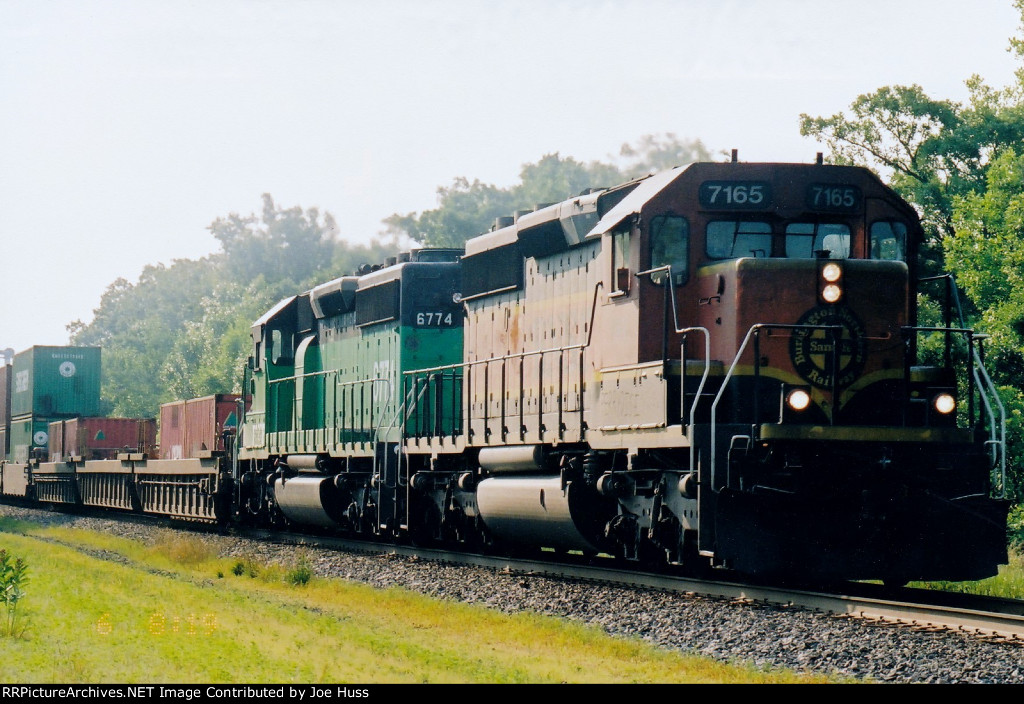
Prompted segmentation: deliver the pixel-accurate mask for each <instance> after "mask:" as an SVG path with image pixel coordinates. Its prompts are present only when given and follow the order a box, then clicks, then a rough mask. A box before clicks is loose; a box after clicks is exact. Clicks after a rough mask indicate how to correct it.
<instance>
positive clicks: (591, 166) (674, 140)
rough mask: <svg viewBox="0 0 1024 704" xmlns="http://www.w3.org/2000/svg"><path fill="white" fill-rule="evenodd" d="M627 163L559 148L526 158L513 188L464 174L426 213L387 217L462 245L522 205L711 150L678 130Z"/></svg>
mask: <svg viewBox="0 0 1024 704" xmlns="http://www.w3.org/2000/svg"><path fill="white" fill-rule="evenodd" d="M619 155H620V157H623V158H624V159H625V160H626V161H627V164H626V165H625V166H623V167H619V166H616V165H615V164H608V163H603V162H600V161H592V162H590V163H584V162H581V161H577V160H576V159H574V158H572V157H563V156H561V155H560V154H558V153H557V152H556V153H554V154H545V155H544V156H542V157H541V158H540V160H539V161H537V162H535V163H530V164H523V166H522V167H521V168H520V170H519V182H518V183H517V184H515V185H513V186H511V187H509V188H498V187H497V186H494V185H491V184H485V183H481V182H480V181H479V180H476V179H474V180H473V181H472V182H471V181H470V180H469V179H467V178H464V177H458V178H456V179H454V180H453V181H452V185H451V186H448V187H445V186H442V187H440V188H438V189H437V201H438V207H437V208H435V209H433V210H427V211H424V212H422V213H419V214H417V213H407V214H405V215H400V214H398V213H395V214H394V215H391V216H390V217H388V218H386V219H385V220H384V225H385V227H386V231H387V233H388V234H390V235H392V236H393V237H408V238H409V239H412V240H413V241H415V242H421V243H424V244H427V245H430V246H434V247H462V246H464V245H465V243H466V240H468V239H470V238H471V237H475V236H477V235H479V234H481V233H484V232H487V230H488V229H489V228H490V227H491V225H492V223H493V222H494V220H495V218H498V217H501V216H507V215H512V214H513V213H514V212H515V211H516V210H532V209H534V208H536V207H537V206H539V205H545V204H548V203H557V202H560V201H563V200H566V199H568V198H571V197H573V196H576V195H579V194H580V193H582V192H585V191H586V190H587V189H591V188H607V187H609V186H615V185H618V184H620V183H624V182H626V181H630V180H632V179H634V178H638V177H641V176H645V175H647V174H649V173H652V172H654V171H661V170H664V169H668V168H672V167H673V166H679V165H682V164H686V163H689V162H692V161H706V160H708V159H710V156H711V153H710V152H709V151H708V149H707V148H706V147H705V146H704V144H703V143H702V142H701V141H700V140H693V141H688V142H687V141H682V140H680V139H679V138H678V137H676V135H675V134H672V133H668V134H665V135H646V136H644V137H641V138H640V139H639V140H638V141H637V143H636V144H635V145H630V144H623V145H622V148H621V149H620V152H619Z"/></svg>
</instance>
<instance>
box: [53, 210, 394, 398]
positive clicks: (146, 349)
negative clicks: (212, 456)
mask: <svg viewBox="0 0 1024 704" xmlns="http://www.w3.org/2000/svg"><path fill="white" fill-rule="evenodd" d="M210 231H211V232H212V233H213V235H214V237H215V238H216V239H217V240H218V241H219V242H220V245H221V248H222V251H220V252H218V253H216V254H213V255H211V256H209V257H205V258H203V259H200V260H195V261H192V260H176V261H174V262H173V263H172V264H171V265H170V266H165V265H162V264H161V265H157V266H150V267H146V269H145V270H144V271H143V272H142V275H141V276H140V277H139V280H138V281H137V282H135V283H131V282H129V281H127V280H125V279H118V280H117V281H115V282H114V283H112V284H111V285H110V287H108V289H107V291H106V292H105V293H104V295H103V298H102V300H101V302H100V306H99V308H97V309H96V310H95V311H93V313H94V318H93V320H92V321H91V322H89V323H83V322H81V321H76V322H74V323H72V324H71V325H69V326H68V331H69V332H70V333H71V342H72V343H73V344H80V345H98V346H101V347H103V397H104V399H105V400H106V401H107V402H108V404H109V408H110V412H111V413H112V414H113V415H120V416H130V417H139V416H156V415H157V413H158V411H159V405H160V404H161V403H166V402H168V401H173V400H177V399H182V398H194V397H197V396H205V395H209V394H214V393H229V392H235V393H238V392H240V391H241V371H240V370H241V368H242V366H243V364H244V362H245V359H246V357H247V356H248V355H249V353H250V352H249V349H250V345H251V343H250V341H249V329H250V326H251V325H252V322H253V321H254V320H256V319H257V318H258V317H259V316H260V315H262V314H263V312H265V311H266V310H267V309H268V308H269V307H270V306H271V305H273V304H274V303H276V302H277V301H278V300H280V299H281V298H284V297H285V296H287V295H294V294H295V293H296V292H297V291H302V290H305V289H308V288H310V287H312V286H313V285H315V284H317V283H322V282H323V281H328V280H330V279H332V278H335V277H337V276H341V275H343V274H347V273H350V272H352V271H354V270H355V269H356V268H357V266H358V265H359V264H361V263H363V262H378V261H382V260H383V258H384V256H386V254H391V253H393V252H394V248H393V247H392V246H389V245H386V244H380V243H378V244H375V245H372V246H369V247H367V246H350V245H348V244H346V243H345V242H342V241H339V240H338V239H337V238H336V234H337V226H336V224H335V222H334V219H333V218H332V217H331V216H330V214H325V215H323V216H321V215H320V213H319V212H318V211H317V210H316V209H315V208H314V209H310V210H307V211H302V210H301V209H300V208H289V209H282V208H279V207H277V206H276V205H275V204H274V201H273V199H272V198H271V197H270V196H269V195H264V196H263V209H262V212H261V214H260V216H259V217H257V216H256V215H248V216H244V217H243V216H240V215H238V214H237V213H232V214H230V215H228V216H227V217H225V218H218V219H217V220H216V221H215V222H214V223H213V224H212V225H210Z"/></svg>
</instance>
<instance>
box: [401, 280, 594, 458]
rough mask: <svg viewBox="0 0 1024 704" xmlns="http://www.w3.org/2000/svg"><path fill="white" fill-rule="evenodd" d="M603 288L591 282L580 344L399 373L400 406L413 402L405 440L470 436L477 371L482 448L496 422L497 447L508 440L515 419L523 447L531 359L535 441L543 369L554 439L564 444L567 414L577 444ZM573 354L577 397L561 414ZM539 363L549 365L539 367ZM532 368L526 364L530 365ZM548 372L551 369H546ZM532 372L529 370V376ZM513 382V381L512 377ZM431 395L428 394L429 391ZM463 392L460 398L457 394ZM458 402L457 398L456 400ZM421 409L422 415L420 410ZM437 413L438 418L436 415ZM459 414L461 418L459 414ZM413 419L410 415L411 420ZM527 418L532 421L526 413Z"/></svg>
mask: <svg viewBox="0 0 1024 704" xmlns="http://www.w3.org/2000/svg"><path fill="white" fill-rule="evenodd" d="M602 287H603V283H602V282H600V281H599V282H597V283H596V284H595V286H594V293H593V300H592V301H591V307H590V322H589V325H588V327H587V338H586V341H584V342H580V343H577V344H574V345H562V346H560V347H550V348H547V349H542V350H529V351H524V352H513V353H510V354H504V355H498V356H494V357H488V358H487V359H477V360H473V361H469V362H459V363H455V364H446V365H440V366H436V367H428V368H424V369H413V370H409V371H406V372H403V382H402V384H403V394H402V395H403V398H405V399H406V400H408V399H410V398H414V404H413V406H412V407H411V408H409V410H408V413H407V415H406V418H407V420H408V419H411V420H412V423H411V424H409V423H405V424H403V430H405V429H407V428H410V427H411V429H412V431H413V432H411V437H412V438H414V439H417V440H419V439H422V438H432V437H450V438H451V439H453V440H454V439H455V438H456V437H457V436H459V435H462V434H463V433H462V431H463V428H464V429H465V433H466V435H468V436H472V433H473V422H474V414H473V398H472V395H473V394H472V389H473V377H474V372H478V373H479V372H480V371H481V369H482V374H483V404H484V406H483V412H482V414H481V417H480V420H481V421H482V423H483V433H484V438H485V442H486V441H487V440H489V439H490V437H491V435H492V433H493V432H494V429H493V428H492V424H493V423H494V422H495V421H497V425H498V428H497V430H498V432H500V433H501V438H502V441H505V440H506V439H507V438H508V436H509V435H510V434H511V433H512V430H511V428H510V427H509V424H510V421H512V420H513V418H514V417H515V416H518V421H519V440H520V441H526V440H527V436H528V435H529V430H528V428H527V425H526V410H525V409H526V402H527V399H528V396H527V392H528V391H531V390H532V389H527V386H526V377H527V371H528V370H527V366H526V365H527V363H528V362H527V360H532V358H536V361H537V368H536V375H537V376H536V379H537V384H536V386H537V389H538V395H537V410H536V416H537V419H538V420H537V436H538V437H537V439H538V440H539V441H543V440H544V435H545V433H546V432H547V431H548V429H547V428H546V427H545V425H544V413H545V412H550V411H545V403H544V399H545V394H544V370H545V368H546V366H548V368H549V371H552V372H554V373H555V374H557V377H558V382H557V393H556V394H555V402H554V405H555V413H556V417H557V425H558V428H557V434H558V439H559V440H565V439H566V423H565V420H566V416H567V415H568V414H570V413H573V414H576V415H578V417H579V434H580V437H579V440H582V439H583V432H584V429H585V427H586V425H585V418H586V417H585V415H584V401H583V399H584V393H583V387H584V381H585V379H584V358H583V353H584V350H585V349H587V348H588V347H590V344H591V341H592V339H593V335H594V318H595V313H596V311H597V300H598V296H597V292H598V289H600V288H602ZM573 353H576V355H577V358H576V359H575V360H573V361H575V362H576V364H577V366H578V379H577V381H578V385H579V394H578V397H577V408H576V409H575V410H567V409H566V405H567V403H566V384H567V380H566V367H567V366H569V364H567V360H569V359H570V355H572V354H573ZM555 355H557V365H556V364H554V363H551V362H550V360H551V359H552V357H553V356H555ZM545 361H548V362H549V364H548V365H545ZM516 363H518V365H519V370H518V380H519V383H518V387H519V388H518V395H517V398H516V403H515V405H516V407H517V408H518V413H517V414H513V413H510V412H509V410H508V406H509V403H508V401H509V399H508V398H507V397H508V395H509V389H508V384H509V377H510V375H509V373H508V370H509V366H510V364H511V365H514V364H516ZM530 363H531V364H532V361H531V362H530ZM499 365H500V375H501V379H500V383H499V384H498V387H499V388H498V389H497V390H498V391H499V399H498V404H497V408H498V413H497V415H496V416H495V415H493V414H492V412H491V408H490V406H491V403H490V395H491V386H492V371H491V369H492V368H493V367H495V366H499ZM551 367H557V368H556V369H551ZM530 371H532V370H530ZM513 376H514V375H513ZM446 383H450V385H451V388H450V389H445V384H446ZM478 383H479V382H478ZM421 386H424V387H425V391H421V392H419V393H416V394H414V395H410V393H411V392H412V391H415V390H416V389H419V388H420V387H421ZM431 390H432V391H431ZM426 391H431V393H430V394H429V398H430V399H431V403H427V404H425V405H422V406H421V404H420V400H421V399H422V398H424V396H426V395H427V394H426ZM461 391H464V392H465V393H461V394H460V393H459V392H461ZM447 393H450V406H449V408H448V416H447V420H448V426H449V427H448V428H447V432H444V431H445V428H444V425H445V420H446V418H445V416H444V410H445V408H444V402H445V401H446V400H448V399H446V398H445V394H447ZM460 397H461V398H460ZM421 409H425V410H421ZM438 409H440V411H441V412H440V413H438V412H437V410H438ZM460 411H461V415H460V413H459V412H460ZM414 414H415V415H414ZM531 415H533V414H532V413H531Z"/></svg>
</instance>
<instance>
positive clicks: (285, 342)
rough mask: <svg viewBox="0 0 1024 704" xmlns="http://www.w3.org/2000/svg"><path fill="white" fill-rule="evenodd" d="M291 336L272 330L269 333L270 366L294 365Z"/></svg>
mask: <svg viewBox="0 0 1024 704" xmlns="http://www.w3.org/2000/svg"><path fill="white" fill-rule="evenodd" d="M291 348H292V336H291V334H285V333H284V332H283V331H282V330H279V329H277V328H274V329H272V330H271V331H270V362H271V363H272V364H279V365H289V364H294V360H293V359H292V349H291Z"/></svg>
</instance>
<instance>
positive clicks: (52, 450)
mask: <svg viewBox="0 0 1024 704" xmlns="http://www.w3.org/2000/svg"><path fill="white" fill-rule="evenodd" d="M155 448H156V419H154V418H69V419H68V420H62V421H54V422H53V423H50V442H49V455H50V461H51V462H60V461H62V460H65V459H67V458H68V457H81V458H83V459H86V460H107V459H116V458H117V455H118V453H121V452H144V453H147V454H152V453H153V451H154V449H155Z"/></svg>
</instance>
